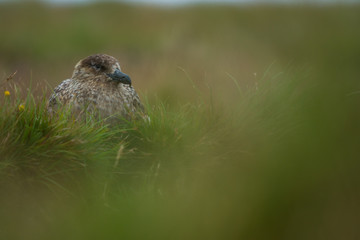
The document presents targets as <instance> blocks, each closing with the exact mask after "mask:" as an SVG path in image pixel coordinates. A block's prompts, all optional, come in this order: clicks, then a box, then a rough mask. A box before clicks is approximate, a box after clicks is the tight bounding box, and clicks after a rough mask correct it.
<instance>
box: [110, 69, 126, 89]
mask: <svg viewBox="0 0 360 240" xmlns="http://www.w3.org/2000/svg"><path fill="white" fill-rule="evenodd" d="M107 75H108V76H109V77H110V78H111V79H112V80H113V81H116V82H121V83H123V84H128V85H130V86H131V79H130V77H129V76H128V75H126V74H125V73H123V72H121V71H120V70H119V69H116V70H115V72H114V73H108V74H107Z"/></svg>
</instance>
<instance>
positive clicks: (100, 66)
mask: <svg viewBox="0 0 360 240" xmlns="http://www.w3.org/2000/svg"><path fill="white" fill-rule="evenodd" d="M92 67H93V68H94V69H95V70H96V71H100V70H101V69H103V66H102V65H101V64H94V65H93V66H92Z"/></svg>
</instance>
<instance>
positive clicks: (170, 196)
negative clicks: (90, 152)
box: [0, 3, 360, 239]
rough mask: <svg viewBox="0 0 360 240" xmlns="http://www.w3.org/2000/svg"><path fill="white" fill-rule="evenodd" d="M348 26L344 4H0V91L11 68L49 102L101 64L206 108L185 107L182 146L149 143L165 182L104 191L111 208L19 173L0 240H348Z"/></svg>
mask: <svg viewBox="0 0 360 240" xmlns="http://www.w3.org/2000/svg"><path fill="white" fill-rule="evenodd" d="M359 23H360V5H358V4H354V5H341V4H334V5H306V4H301V5H244V6H229V5H195V6H180V7H175V8H163V7H159V6H151V5H148V6H143V5H129V4H120V3H92V4H88V5H57V6H54V5H46V4H42V3H16V4H0V33H1V34H0V35H1V36H0V77H1V79H0V80H1V81H4V80H5V79H6V77H7V76H9V75H10V74H11V73H13V72H15V71H17V74H16V75H15V77H14V79H13V81H14V82H16V83H18V84H19V85H21V86H24V87H25V89H26V87H27V86H29V85H30V83H32V84H33V85H37V87H34V88H33V90H32V93H33V94H35V95H39V96H40V95H42V94H43V89H44V88H45V87H47V90H46V95H47V96H49V95H50V93H51V89H52V88H53V87H55V86H56V85H57V84H59V83H60V82H61V81H62V80H64V79H66V78H69V77H71V74H72V70H73V67H74V66H75V64H76V63H77V62H78V61H79V60H80V59H82V58H84V57H86V56H88V55H91V54H95V53H106V54H109V55H112V56H114V57H116V58H117V59H118V60H119V61H120V63H121V66H122V70H123V71H124V72H125V73H127V74H129V75H130V76H131V77H132V80H133V82H134V87H135V88H136V90H137V91H138V92H140V93H141V94H140V95H141V98H143V99H144V98H145V96H146V97H147V98H149V102H150V105H154V104H156V99H160V101H162V102H166V104H168V106H169V108H170V109H173V111H175V112H176V111H177V110H179V109H181V106H184V105H186V104H190V105H196V104H198V101H199V98H200V96H201V99H203V102H201V104H203V105H205V106H209V108H206V110H209V109H210V110H209V111H216V114H213V113H211V114H210V113H208V112H207V113H206V114H203V115H200V114H202V113H197V111H194V112H191V113H195V114H199V115H200V116H202V117H201V118H200V120H199V119H195V120H194V119H193V118H190V117H188V118H187V119H186V120H187V121H188V122H190V123H191V121H194V126H196V127H194V128H192V127H188V128H187V130H186V131H188V132H191V133H186V131H185V133H184V135H186V134H187V135H186V136H187V137H188V138H186V139H185V140H184V141H185V142H184V143H181V144H179V143H178V142H177V141H175V140H172V139H170V140H168V141H169V142H171V141H174V142H171V143H163V145H156V146H150V147H149V146H147V147H148V148H150V149H151V150H149V151H150V152H151V151H152V152H151V154H149V159H151V158H152V157H151V156H153V157H154V158H155V156H156V159H161V161H164V160H168V162H169V163H168V164H169V165H168V166H167V167H165V168H164V169H161V172H165V173H163V175H161V174H160V175H161V177H159V179H160V180H157V184H155V187H153V185H152V184H148V183H149V182H147V181H151V180H147V179H146V178H145V179H140V181H139V180H138V182H137V185H136V186H131V187H124V186H123V185H122V184H119V186H117V185H116V184H114V183H112V184H113V185H115V187H112V190H114V189H116V190H114V193H110V195H111V196H112V197H109V198H111V199H112V200H109V201H110V202H111V203H108V202H106V204H104V202H103V201H102V200H103V199H102V194H103V192H102V187H103V185H101V184H100V183H99V185H101V187H99V186H96V185H95V186H92V185H91V184H93V182H96V181H97V180H99V179H93V181H92V182H86V181H85V180H84V179H82V178H81V177H79V178H80V179H77V181H76V182H72V181H73V180H74V179H71V180H68V179H60V180H59V179H58V180H59V181H60V182H61V183H64V185H66V186H70V187H69V189H65V190H66V191H65V190H64V189H63V190H64V191H57V190H53V191H49V190H48V189H43V188H37V187H34V184H33V182H34V181H35V180H34V179H36V176H32V175H30V176H29V175H27V174H24V176H25V177H24V178H23V180H24V181H25V180H26V181H25V182H26V183H23V182H22V181H20V182H14V183H11V182H9V181H6V182H3V183H2V184H1V189H2V194H1V195H2V197H1V201H0V203H1V206H0V209H1V212H0V215H1V217H0V218H1V220H0V223H1V226H0V236H2V235H3V237H4V238H2V239H99V238H102V239H119V238H123V239H358V238H359V237H360V234H359V229H358V226H357V225H358V223H359V221H360V207H359V202H360V198H359V195H360V189H359V182H360V181H359V180H360V179H359V173H358V171H359V169H360V168H359V167H360V166H359V159H360V154H359V149H360V148H359V143H360V137H359V136H360V128H359V126H360V125H359V123H360V112H359V109H360V108H359V107H360V106H359V103H360V93H359V91H360V28H359ZM280 73H282V74H280ZM234 81H235V82H236V83H234ZM264 82H265V83H264ZM193 84H194V85H195V86H196V87H195V88H196V89H195V90H194V89H193V86H194V85H193ZM2 90H5V89H2ZM239 92H242V93H241V94H240V95H241V96H240V97H239ZM294 99H295V100H294ZM179 106H180V107H179ZM214 109H215V110H214ZM179 112H180V110H179ZM212 114H213V115H212ZM166 117H169V118H171V117H170V115H168V116H166ZM213 118H214V119H215V120H214V119H213ZM219 119H220V120H219ZM196 121H199V122H196ZM209 122H211V123H209ZM214 122H215V123H214ZM174 123H175V124H178V125H179V128H181V126H180V125H182V123H181V121H178V122H177V121H176V119H175V120H174ZM169 125H170V126H172V125H171V124H169ZM189 125H191V124H189ZM202 125H204V126H205V127H204V126H202ZM166 126H168V125H166ZM208 126H210V127H208ZM160 127H161V124H160V126H159V129H161V128H160ZM197 127H198V129H200V130H197ZM164 131H165V130H164ZM174 131H175V132H176V131H177V130H176V129H175V130H174ZM203 132H204V133H203ZM156 134H158V135H159V142H158V143H160V142H161V143H162V142H166V141H167V140H166V138H165V137H164V138H163V135H161V134H163V133H162V132H154V133H151V134H150V136H153V135H154V136H155V135H156ZM158 135H156V136H158ZM198 135H200V136H204V137H198ZM4 139H5V137H4ZM4 141H5V140H4ZM0 144H1V143H0ZM170 144H173V145H170ZM162 146H163V148H165V149H161V147H162ZM168 146H172V147H173V148H169V149H166V148H167V147H168ZM135 147H136V146H135ZM157 147H158V148H157ZM138 148H139V147H138ZM159 149H161V150H159ZM141 150H143V149H141ZM144 156H145V153H144ZM0 158H1V157H0ZM141 159H143V160H144V159H145V160H144V161H146V158H145V157H143V158H141ZM127 160H128V161H130V162H131V161H133V160H131V159H130V160H129V159H127ZM104 161H105V160H104ZM134 161H135V160H134ZM183 162H187V163H186V164H184V163H183ZM188 162H190V164H189V163H188ZM146 164H148V163H146ZM130 165H131V164H130ZM144 165H145V164H144ZM150 165H151V164H150ZM178 165H181V167H177V166H178ZM184 166H185V167H184ZM35 168H36V167H35ZM174 169H175V170H174ZM126 170H129V169H126ZM130 170H131V169H130ZM150 171H154V170H153V169H150ZM126 174H130V172H128V173H126ZM178 176H181V177H178ZM184 176H186V177H184ZM85 179H86V178H85ZM122 180H124V181H125V182H126V181H127V179H126V176H120V178H119V179H117V180H116V181H122ZM67 181H70V183H69V182H67ZM112 181H115V180H114V179H112ZM141 181H143V182H141ZM182 181H184V182H182ZM29 182H30V186H32V187H30V188H29V187H28V183H29ZM99 182H101V181H100V180H99ZM105 182H106V181H105ZM139 182H140V183H139ZM35 185H36V184H35ZM54 185H56V183H54ZM84 186H86V187H84ZM150 186H151V189H148V188H150ZM152 187H153V188H152ZM98 188H99V189H100V188H101V190H99V189H98ZM109 188H110V187H109ZM24 189H25V190H24ZM79 189H82V190H79ZM129 189H130V190H129ZM104 191H105V190H104ZM109 191H110V190H109ZM69 192H70V193H69ZM104 195H105V193H104ZM0 238H1V237H0Z"/></svg>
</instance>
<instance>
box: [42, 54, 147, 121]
mask: <svg viewBox="0 0 360 240" xmlns="http://www.w3.org/2000/svg"><path fill="white" fill-rule="evenodd" d="M64 107H68V108H70V109H71V113H72V114H76V115H77V116H79V117H80V118H83V117H84V116H86V115H87V116H89V113H90V116H92V115H94V116H98V117H100V119H107V120H108V121H109V122H112V123H113V122H114V121H117V120H119V119H125V120H130V119H133V118H134V117H137V116H144V115H146V114H145V110H144V105H143V104H142V102H141V101H140V98H139V95H138V94H137V93H136V91H135V89H134V88H133V86H132V84H131V78H130V77H129V76H128V75H127V74H125V73H123V72H122V71H121V67H120V64H119V61H118V60H117V59H116V58H114V57H112V56H110V55H106V54H94V55H91V56H88V57H86V58H84V59H82V60H80V61H79V62H78V63H77V64H76V65H75V68H74V72H73V74H72V77H71V78H70V79H66V80H64V81H63V82H61V83H60V84H59V85H58V86H57V87H56V88H55V89H54V91H53V93H52V95H51V96H50V98H49V101H48V106H47V108H48V112H49V113H50V114H51V115H53V114H54V113H55V112H56V111H57V110H58V109H60V108H64Z"/></svg>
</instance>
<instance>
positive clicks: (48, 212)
mask: <svg viewBox="0 0 360 240" xmlns="http://www.w3.org/2000/svg"><path fill="white" fill-rule="evenodd" d="M232 80H233V81H234V87H237V88H240V87H241V86H240V85H239V83H238V82H237V80H236V79H235V78H233V77H232ZM304 82H307V81H304V79H301V80H299V79H298V77H297V74H296V73H293V72H291V73H284V74H277V75H273V76H272V75H271V74H269V73H267V72H265V73H264V77H262V78H259V79H258V81H257V82H254V83H253V84H252V85H249V86H244V90H241V94H240V93H239V94H238V97H237V98H236V99H234V105H233V106H227V107H225V106H222V105H220V104H212V105H211V104H210V105H209V104H207V103H206V102H207V101H206V99H202V97H200V98H199V99H198V101H195V102H192V103H187V104H177V105H175V106H170V104H169V103H167V102H166V100H164V99H159V98H158V99H155V100H152V102H149V100H147V99H146V98H145V105H146V109H147V112H148V115H149V117H150V119H151V121H150V122H148V121H143V120H133V121H129V122H126V123H124V124H121V125H119V126H108V125H106V124H105V123H104V122H102V121H99V120H95V119H94V118H91V117H89V119H87V120H86V121H83V122H79V121H74V120H73V118H72V117H71V116H70V115H69V114H68V113H67V112H61V113H60V114H59V116H58V117H56V118H50V117H49V116H48V114H47V110H46V98H45V97H40V98H35V97H33V96H32V94H31V90H30V91H28V92H27V95H26V98H25V99H23V98H22V97H21V96H23V94H21V93H20V92H21V89H20V88H19V87H10V85H8V88H7V89H9V91H10V93H11V96H5V97H4V100H3V104H2V107H1V114H0V132H1V135H0V141H1V143H2V144H1V151H0V154H1V156H2V158H1V171H0V178H1V183H2V184H1V186H2V189H4V190H3V191H8V192H9V196H8V197H7V198H3V199H2V206H10V207H9V208H5V209H3V213H4V215H5V216H11V217H10V220H9V222H4V223H3V224H5V225H4V226H7V227H6V228H4V229H6V231H5V235H4V236H5V237H6V236H8V237H9V236H17V238H23V237H24V236H25V235H26V236H27V237H28V236H30V239H32V238H33V239H35V238H39V237H40V238H44V239H47V238H49V237H50V236H51V237H53V236H54V235H53V234H54V231H58V230H59V229H61V233H60V234H58V235H57V238H59V239H63V238H86V239H88V238H89V239H92V238H94V239H96V236H97V234H100V235H101V236H103V235H104V236H108V237H114V236H123V237H129V238H139V239H141V238H144V237H145V236H147V235H148V234H150V235H151V236H155V237H158V238H168V237H171V236H173V237H176V238H180V239H182V238H188V237H189V238H191V239H198V238H203V237H206V238H210V239H218V238H220V237H224V236H225V237H226V236H227V237H229V238H236V236H255V237H256V238H258V237H259V238H260V237H264V236H265V235H262V234H260V233H258V232H257V231H256V229H253V228H254V227H255V226H261V227H262V228H263V229H265V230H264V231H265V232H268V231H270V229H272V230H271V231H273V229H276V228H277V227H280V226H282V225H283V224H284V223H285V222H287V221H289V217H290V216H291V217H293V215H288V214H289V212H288V211H290V212H292V211H297V209H298V207H296V206H297V205H299V208H302V207H305V206H303V204H305V203H307V204H309V202H308V200H306V198H310V199H318V197H317V196H316V195H314V196H312V194H314V192H313V191H314V190H315V189H317V188H319V187H320V186H321V184H323V183H322V182H323V181H330V182H332V180H331V178H330V177H331V175H332V174H333V172H332V170H331V171H330V173H329V172H327V171H328V170H330V169H332V166H333V164H334V162H333V161H332V160H331V156H330V152H331V151H329V152H328V153H327V154H324V155H323V157H324V156H326V157H329V158H328V159H327V161H326V164H327V165H328V167H326V169H327V170H321V169H319V167H321V168H322V167H323V164H325V162H324V161H323V159H322V158H321V157H319V158H318V157H317V156H311V154H317V153H318V151H322V150H320V149H327V148H328V147H333V144H335V142H333V141H328V142H326V140H328V139H326V138H327V137H328V135H330V136H331V137H332V135H334V134H335V135H336V133H338V131H335V130H330V132H328V130H327V129H323V130H320V131H319V132H317V133H315V135H314V133H313V132H312V131H313V130H314V129H315V128H316V127H317V126H318V125H317V123H316V122H315V123H313V122H312V118H313V117H314V116H313V115H314V114H313V113H311V112H309V109H308V107H309V102H308V100H307V99H308V98H309V97H310V99H311V98H316V97H317V95H318V94H319V92H318V90H319V89H318V88H317V87H316V86H315V85H313V84H305V85H304ZM189 87H190V88H192V89H193V94H195V95H198V94H199V90H198V89H197V86H196V85H191V86H189ZM194 88H196V89H194ZM213 97H214V98H216V96H213ZM210 102H211V101H210ZM20 104H23V106H24V109H19V105H20ZM310 105H313V104H312V103H310ZM322 116H323V115H322V114H321V115H320V117H322ZM308 118H310V119H308ZM323 120H324V119H323ZM337 121H338V119H336V118H334V119H332V120H330V121H329V120H327V121H325V122H322V123H321V125H324V124H327V123H329V124H333V123H335V122H337ZM315 136H316V138H318V139H317V140H319V139H323V140H325V141H324V142H322V143H321V144H319V143H317V145H316V147H315V148H314V146H313V145H312V144H315V142H317V141H315V142H314V139H313V138H314V137H315ZM330 139H331V138H330ZM338 147H340V146H338ZM308 154H309V155H308ZM308 161H310V162H308ZM314 164H315V165H314ZM309 167H310V168H309ZM303 174H306V176H307V177H306V178H303V177H304V175H303ZM298 177H299V178H301V179H302V180H300V179H297V178H298ZM329 178H330V179H329ZM319 184H320V185H319ZM329 184H330V183H329ZM318 185H319V186H318ZM18 198H24V200H20V199H18ZM304 198H305V199H304ZM19 201H20V202H23V201H24V202H23V204H24V203H26V204H28V205H29V206H32V210H26V211H24V210H25V209H28V207H20V208H18V207H19V205H18V204H19ZM310 201H311V202H310V203H311V204H310V206H311V207H314V206H318V205H317V204H318V203H317V201H312V200H310ZM39 202H40V203H39ZM51 202H52V204H49V203H51ZM20 205H21V204H20ZM343 207H345V208H346V206H343ZM305 208H306V209H308V208H307V207H305ZM15 209H16V210H15ZM136 209H137V210H136ZM28 211H30V212H28ZM38 211H40V212H38ZM78 211H80V212H78ZM273 211H276V213H274V212H273ZM254 212H255V216H254V215H253V214H254ZM188 214H189V215H188ZM273 214H276V215H277V216H278V218H276V219H277V220H276V222H273V220H272V219H273V217H274V216H273ZM294 214H296V213H294ZM33 215H34V219H32V220H31V221H34V224H39V226H40V225H44V226H46V228H47V230H41V231H40V230H39V228H38V227H36V226H35V227H34V228H31V229H26V226H28V225H27V223H26V221H27V220H26V219H27V218H28V217H30V216H33ZM192 215H194V216H193V217H190V216H192ZM310 215H311V216H312V215H315V214H310ZM320 215H321V214H320ZM316 216H317V215H316ZM189 217H190V219H188V218H189ZM254 217H257V218H254ZM169 218H170V219H172V220H171V222H168V221H167V220H166V219H169ZM11 219H13V220H11ZM16 219H22V220H21V221H25V222H20V223H15V222H14V221H17V220H16ZM90 219H93V220H90ZM228 220H231V221H233V222H232V223H231V224H230V225H224V224H225V223H226V221H228ZM29 221H30V220H29ZM293 221H295V222H294V223H293V224H295V225H294V226H296V225H297V224H298V221H300V222H301V221H302V220H301V219H295V220H293ZM311 223H312V224H314V222H311ZM117 224H120V225H121V226H122V227H120V229H121V230H119V229H118V227H117ZM249 224H250V225H249ZM290 224H291V223H290ZM13 226H19V227H20V228H22V229H25V230H24V231H25V232H23V233H17V232H16V231H15V230H11V229H12V228H11V227H13ZM60 226H62V227H60ZM320 227H321V226H320ZM77 228H79V229H77ZM137 228H141V229H143V232H137V231H136V230H135V229H137ZM255 228H256V227H255ZM268 228H269V229H268ZM57 229H58V230H57ZM171 229H173V230H171ZM197 229H200V230H197ZM311 229H312V228H311V227H310V228H309V231H310V230H311ZM325 229H327V225H325ZM39 231H40V232H39ZM6 234H9V235H6ZM93 234H95V235H93ZM264 234H265V233H264ZM272 234H273V235H274V236H280V235H279V234H283V231H282V230H281V229H278V230H276V232H275V233H272ZM306 234H309V232H305V233H303V235H302V236H306ZM100 235H98V236H100ZM55 239H56V237H55Z"/></svg>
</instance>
